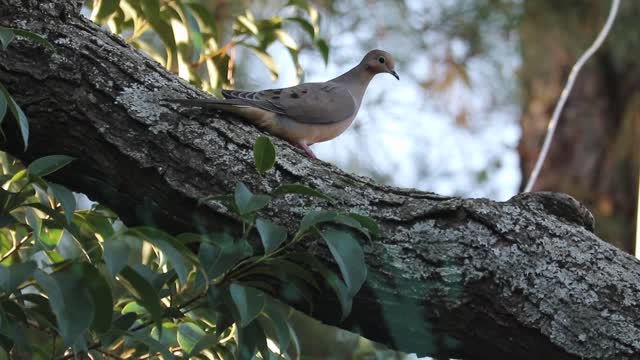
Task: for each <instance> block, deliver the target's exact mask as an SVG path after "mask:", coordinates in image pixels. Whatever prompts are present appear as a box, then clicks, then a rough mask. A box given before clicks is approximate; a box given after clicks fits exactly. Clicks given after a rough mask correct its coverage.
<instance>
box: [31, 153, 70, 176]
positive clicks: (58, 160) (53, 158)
mask: <svg viewBox="0 0 640 360" xmlns="http://www.w3.org/2000/svg"><path fill="white" fill-rule="evenodd" d="M73 160H74V158H72V157H71V156H67V155H49V156H45V157H41V158H40V159H37V160H34V161H33V162H32V163H31V164H29V166H28V167H27V172H28V173H29V175H31V176H40V177H42V176H47V175H49V174H51V173H54V172H56V171H58V170H60V169H62V168H63V167H65V166H66V165H67V164H69V163H70V162H72V161H73Z"/></svg>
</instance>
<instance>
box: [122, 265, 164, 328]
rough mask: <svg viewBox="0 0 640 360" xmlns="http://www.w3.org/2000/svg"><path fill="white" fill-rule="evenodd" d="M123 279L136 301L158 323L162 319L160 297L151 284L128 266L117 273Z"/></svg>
mask: <svg viewBox="0 0 640 360" xmlns="http://www.w3.org/2000/svg"><path fill="white" fill-rule="evenodd" d="M119 276H120V277H122V279H123V280H125V283H124V284H125V286H126V287H127V288H128V289H129V291H130V292H131V293H132V294H133V295H134V296H135V297H136V299H137V301H138V303H140V305H142V306H144V308H145V309H147V311H148V312H149V315H151V319H152V320H153V321H154V322H155V323H156V324H160V322H161V320H162V305H161V304H160V297H159V296H158V293H157V292H156V290H155V289H154V288H153V286H151V284H150V283H149V282H148V281H147V280H146V279H145V278H144V277H143V276H142V275H140V273H138V272H137V271H135V270H134V269H133V268H131V267H130V266H125V267H124V268H123V269H122V270H121V271H120V274H119Z"/></svg>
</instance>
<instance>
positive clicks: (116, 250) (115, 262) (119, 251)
mask: <svg viewBox="0 0 640 360" xmlns="http://www.w3.org/2000/svg"><path fill="white" fill-rule="evenodd" d="M103 244H104V255H103V256H104V262H105V263H106V264H107V269H109V272H110V273H111V275H112V276H113V277H115V276H116V275H118V273H119V272H120V270H122V269H124V267H125V266H127V264H128V263H129V254H130V252H131V251H132V250H133V249H132V248H131V246H129V244H128V243H127V241H126V240H125V239H123V238H118V239H108V240H105V241H104V243H103Z"/></svg>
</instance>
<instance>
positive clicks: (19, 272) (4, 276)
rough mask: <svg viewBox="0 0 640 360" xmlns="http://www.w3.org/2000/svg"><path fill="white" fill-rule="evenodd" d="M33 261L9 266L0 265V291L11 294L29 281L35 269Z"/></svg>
mask: <svg viewBox="0 0 640 360" xmlns="http://www.w3.org/2000/svg"><path fill="white" fill-rule="evenodd" d="M36 267H37V266H36V263H35V262H34V261H26V262H23V263H17V264H12V265H10V266H3V265H0V290H2V291H4V292H6V293H11V292H13V291H14V290H15V289H16V288H17V287H18V286H20V284H22V283H23V282H25V281H27V280H29V279H30V278H31V276H33V271H34V270H35V269H36Z"/></svg>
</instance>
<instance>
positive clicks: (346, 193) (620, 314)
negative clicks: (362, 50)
mask: <svg viewBox="0 0 640 360" xmlns="http://www.w3.org/2000/svg"><path fill="white" fill-rule="evenodd" d="M74 3H75V2H74V1H72V0H67V1H65V0H55V1H53V0H50V1H38V0H0V25H2V26H16V27H20V28H26V29H30V30H33V31H35V32H38V33H41V34H44V35H46V36H47V37H48V39H49V40H50V41H52V42H53V43H54V44H55V46H56V47H57V48H58V52H57V53H53V52H51V51H50V50H45V49H44V48H42V47H39V46H37V45H35V44H33V43H29V42H26V41H17V42H15V43H14V44H13V45H12V46H10V47H9V49H8V50H6V51H0V81H1V82H2V83H3V84H5V85H6V86H7V87H8V89H9V90H10V92H11V93H12V94H13V95H14V96H15V97H16V99H17V100H18V102H19V103H20V104H22V105H23V108H24V110H25V112H26V113H27V115H28V116H29V118H30V121H31V141H30V143H31V145H30V147H29V151H28V152H26V153H22V152H21V151H20V149H21V145H20V143H19V141H18V140H17V139H18V137H17V136H14V135H13V133H12V129H11V126H10V125H11V121H5V125H6V126H5V130H6V132H7V138H8V141H7V143H6V144H5V145H6V146H5V147H6V149H8V150H9V151H10V152H11V153H12V154H14V155H16V156H18V157H20V158H22V159H24V160H25V161H30V160H32V159H34V158H36V157H40V156H43V155H46V154H69V155H72V156H75V157H77V158H78V160H77V161H75V162H74V163H73V165H72V166H70V167H69V168H68V169H67V170H65V171H62V172H60V173H59V174H57V175H56V176H55V177H53V180H55V181H57V182H60V183H63V184H66V185H68V186H70V187H71V188H73V189H74V190H76V191H80V192H83V193H86V194H88V195H89V196H90V197H91V198H92V199H95V200H98V201H100V202H102V203H104V204H106V205H108V206H110V207H111V208H113V209H114V210H115V211H116V212H117V213H118V214H120V216H121V217H122V219H123V221H125V223H128V224H140V223H149V222H152V223H153V224H155V225H156V226H158V227H160V228H163V229H165V230H168V231H171V232H179V231H184V230H194V229H195V230H197V229H198V228H200V227H201V226H206V227H212V228H220V227H225V226H232V225H233V224H236V221H235V220H234V219H233V218H232V217H231V216H230V215H229V214H228V213H225V211H224V209H222V208H221V207H220V206H217V205H216V204H214V203H211V204H208V205H207V206H201V207H198V206H196V201H197V199H199V198H201V197H203V196H206V195H210V194H219V193H224V192H229V191H230V190H231V189H232V188H233V187H234V185H235V183H236V182H237V181H240V180H242V181H244V182H245V183H247V184H250V186H251V187H253V188H254V189H261V190H270V189H273V188H274V187H275V186H277V185H278V184H281V183H291V182H301V183H305V184H308V185H310V186H312V187H315V188H317V189H319V190H321V191H324V192H325V193H327V194H329V195H331V196H332V197H334V198H336V199H338V202H337V204H335V205H333V206H335V207H336V208H339V209H348V210H351V211H356V212H361V213H364V214H370V215H371V216H373V217H374V218H375V219H376V220H377V221H378V222H379V223H380V224H381V228H382V236H381V238H380V239H376V240H374V241H372V242H369V243H366V244H365V252H366V261H367V263H368V265H369V270H370V275H369V279H368V281H367V283H366V286H365V288H364V289H363V290H362V291H361V293H360V294H358V296H357V297H356V299H355V302H354V311H353V313H352V315H351V316H350V318H349V319H348V320H347V321H346V322H345V323H342V324H339V326H340V327H343V328H347V329H351V328H353V329H357V331H358V332H359V333H361V334H362V335H363V336H366V337H368V338H370V339H372V340H375V341H378V342H382V343H385V344H388V345H389V346H391V347H393V348H396V349H399V350H402V351H407V352H418V353H419V354H431V355H440V356H444V355H446V356H450V357H464V358H493V359H496V358H522V359H538V358H541V357H543V356H546V357H547V358H553V359H573V358H594V359H595V358H606V359H626V358H634V359H635V358H640V312H639V311H638V310H637V308H638V302H639V301H640V300H638V299H639V298H640V263H639V262H638V261H637V260H635V259H634V258H632V257H631V256H629V255H626V254H624V253H622V252H621V251H618V250H616V249H615V248H613V247H612V246H610V245H608V244H606V243H604V242H603V241H601V240H600V239H598V238H597V237H596V236H595V235H593V234H592V232H591V229H592V225H593V224H592V219H591V217H590V214H589V212H588V211H587V210H586V209H585V208H584V207H582V205H580V204H579V203H577V202H575V201H574V200H573V199H571V198H569V197H568V196H564V195H561V194H551V193H534V194H528V195H522V196H518V197H515V198H513V199H511V200H510V201H508V202H504V203H498V202H493V201H489V200H484V199H475V200H467V199H459V198H450V197H443V196H439V195H436V194H432V193H424V192H417V191H413V190H406V189H397V188H392V187H386V186H380V185H378V184H375V183H374V182H373V181H372V180H370V179H367V178H362V177H357V176H353V175H349V174H345V173H344V172H342V171H340V170H338V169H336V168H335V167H333V166H330V165H327V164H325V163H323V162H320V161H313V160H310V159H308V158H307V157H305V156H304V155H302V154H300V153H298V152H297V151H296V150H295V149H294V148H292V147H291V146H289V145H288V144H286V143H285V142H282V141H276V145H277V147H278V151H279V154H278V162H277V165H276V170H275V171H273V172H271V173H270V174H268V175H267V176H265V177H261V176H259V175H257V174H256V173H255V171H253V170H252V169H253V163H252V155H251V145H252V144H253V141H254V139H255V138H256V137H257V136H258V135H259V134H260V132H259V131H257V130H256V129H255V128H253V127H252V126H249V125H246V124H244V123H242V122H239V121H236V119H233V118H231V117H230V116H227V115H223V114H196V113H193V112H188V111H186V110H181V109H175V108H170V107H164V106H163V105H162V104H160V101H159V100H160V99H162V98H165V97H202V96H205V94H204V93H202V92H200V91H198V90H195V89H194V88H193V87H191V86H189V85H187V84H186V83H185V82H184V81H182V80H179V79H178V78H177V77H176V76H174V75H173V74H170V73H168V72H167V71H165V70H164V69H162V68H161V67H160V66H159V65H158V64H156V63H155V62H154V61H152V60H150V59H149V58H147V57H146V56H144V55H143V54H141V53H140V52H139V51H137V50H135V49H133V48H132V47H131V46H129V45H127V44H126V43H125V42H124V41H122V39H120V38H119V37H117V36H114V35H111V34H109V33H107V32H106V31H104V30H101V29H99V28H98V27H97V26H95V25H93V24H92V23H91V22H90V21H88V20H86V19H83V18H81V17H80V16H79V15H77V10H78V9H77V7H75V5H74ZM14 130H15V129H14ZM329 206H331V205H330V204H326V203H321V202H318V201H312V200H306V199H301V198H297V197H291V198H287V199H284V200H279V201H276V202H275V203H274V204H272V205H271V206H270V208H269V209H267V210H266V213H267V215H268V216H271V217H273V218H274V219H275V220H277V221H278V222H280V223H283V224H286V225H287V226H288V227H289V228H290V229H293V228H294V227H295V226H296V225H297V222H298V221H299V219H300V217H301V216H302V215H303V214H304V213H305V212H307V211H309V210H310V209H314V208H317V207H323V208H327V207H329ZM309 251H314V252H319V253H321V254H326V251H325V250H323V248H322V246H321V245H320V244H319V243H315V242H311V243H310V244H309ZM321 308H322V309H323V312H320V313H317V314H314V316H315V317H317V318H320V319H322V320H324V321H328V322H331V321H334V320H335V317H336V314H335V312H337V311H336V310H334V309H335V308H333V307H329V306H321Z"/></svg>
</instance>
